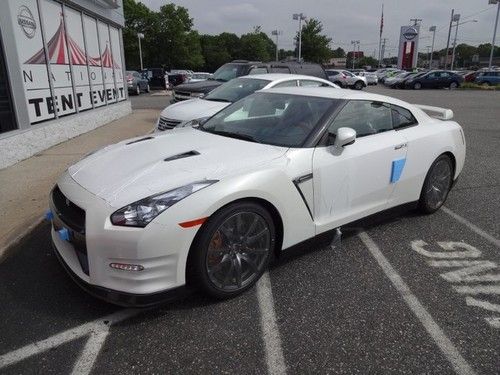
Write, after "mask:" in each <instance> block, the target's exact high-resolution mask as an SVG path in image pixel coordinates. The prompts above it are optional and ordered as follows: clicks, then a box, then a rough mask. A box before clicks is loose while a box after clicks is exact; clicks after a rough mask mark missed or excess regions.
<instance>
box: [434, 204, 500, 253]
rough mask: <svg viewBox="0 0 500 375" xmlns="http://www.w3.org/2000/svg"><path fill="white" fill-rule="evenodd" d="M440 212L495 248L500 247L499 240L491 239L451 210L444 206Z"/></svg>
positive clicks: (490, 236) (491, 237)
mask: <svg viewBox="0 0 500 375" xmlns="http://www.w3.org/2000/svg"><path fill="white" fill-rule="evenodd" d="M441 210H443V212H445V213H447V214H448V215H450V216H451V217H452V218H454V219H455V220H456V221H458V222H459V223H462V224H463V225H465V226H467V227H468V228H469V229H470V230H472V231H473V232H475V233H477V234H479V235H480V236H481V237H483V238H484V239H485V240H487V241H488V242H490V243H492V244H493V245H495V246H496V247H500V240H499V239H498V238H495V237H493V236H492V235H491V234H489V233H487V232H485V231H484V230H482V229H481V228H479V227H478V226H477V225H474V224H472V223H471V222H470V221H469V220H467V219H465V218H463V217H462V216H460V215H458V214H456V213H455V212H453V211H452V210H450V209H449V208H447V207H445V206H442V207H441Z"/></svg>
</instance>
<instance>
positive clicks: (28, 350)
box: [0, 309, 144, 374]
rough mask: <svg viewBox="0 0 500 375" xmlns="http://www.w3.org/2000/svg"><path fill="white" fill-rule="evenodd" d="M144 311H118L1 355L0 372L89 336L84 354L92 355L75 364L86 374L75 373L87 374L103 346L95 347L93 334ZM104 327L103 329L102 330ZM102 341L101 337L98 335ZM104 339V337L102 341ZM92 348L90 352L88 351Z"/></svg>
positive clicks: (80, 359) (81, 357) (102, 341)
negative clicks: (84, 370) (85, 369)
mask: <svg viewBox="0 0 500 375" xmlns="http://www.w3.org/2000/svg"><path fill="white" fill-rule="evenodd" d="M142 311H144V310H133V309H127V310H120V311H118V312H116V313H113V314H110V315H107V316H105V317H102V318H99V319H96V320H94V321H92V322H88V323H84V324H82V325H80V326H78V327H75V328H71V329H68V330H66V331H63V332H60V333H58V334H55V335H53V336H51V337H49V338H46V339H45V340H40V341H37V342H35V343H33V344H29V345H26V346H23V347H22V348H19V349H16V350H14V351H11V352H9V353H6V354H3V355H1V356H0V370H1V369H2V368H4V367H7V366H10V365H13V364H15V363H18V362H21V361H22V360H25V359H27V358H29V357H32V356H34V355H37V354H40V353H43V352H46V351H48V350H50V349H53V348H56V347H58V346H60V345H62V344H65V343H67V342H70V341H73V340H76V339H78V338H81V337H85V336H87V335H89V334H91V337H90V339H89V341H91V343H90V344H89V343H87V345H85V349H84V353H83V354H85V353H88V354H92V353H93V356H92V355H87V354H86V355H85V356H84V355H83V354H82V355H81V356H80V358H79V359H78V361H77V363H76V364H75V368H80V369H82V368H88V371H87V372H77V373H79V374H88V373H89V372H90V370H91V369H92V365H93V364H94V361H95V359H96V358H97V354H99V351H100V350H101V348H102V345H103V344H104V340H101V341H100V345H96V341H97V340H96V339H95V337H94V336H93V335H94V333H99V332H101V333H102V332H104V331H106V330H108V329H109V327H110V326H111V325H113V324H115V323H118V322H121V321H122V320H125V319H128V318H131V317H132V316H134V315H137V314H138V313H139V312H142ZM104 327H105V328H104ZM98 336H99V337H100V338H101V339H102V335H98ZM105 338H106V337H105V336H104V339H105ZM91 348H92V351H91V350H90V349H91Z"/></svg>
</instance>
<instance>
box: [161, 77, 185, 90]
mask: <svg viewBox="0 0 500 375" xmlns="http://www.w3.org/2000/svg"><path fill="white" fill-rule="evenodd" d="M165 82H166V85H167V89H169V90H171V89H173V88H174V87H175V86H179V85H182V84H183V83H184V82H186V75H185V74H181V73H178V74H175V73H165Z"/></svg>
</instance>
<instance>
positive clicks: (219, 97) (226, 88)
mask: <svg viewBox="0 0 500 375" xmlns="http://www.w3.org/2000/svg"><path fill="white" fill-rule="evenodd" d="M269 82H270V81H268V80H265V79H257V78H236V79H233V80H231V81H229V82H226V83H224V84H223V85H220V86H219V87H217V88H216V89H215V90H212V91H211V92H210V94H208V95H207V96H205V98H204V99H205V100H213V101H218V102H230V103H234V102H237V101H238V100H240V99H242V98H244V97H245V96H248V95H250V94H253V93H254V92H255V91H257V90H260V89H262V88H264V87H265V86H267V85H268V84H269Z"/></svg>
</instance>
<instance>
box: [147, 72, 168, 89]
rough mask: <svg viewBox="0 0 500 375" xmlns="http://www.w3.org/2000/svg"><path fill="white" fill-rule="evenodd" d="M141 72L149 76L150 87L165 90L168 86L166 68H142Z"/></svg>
mask: <svg viewBox="0 0 500 375" xmlns="http://www.w3.org/2000/svg"><path fill="white" fill-rule="evenodd" d="M141 73H142V74H143V75H144V76H145V77H147V79H148V81H149V87H150V88H152V89H160V90H165V89H166V88H167V86H166V82H165V70H164V69H163V68H146V69H144V70H142V71H141Z"/></svg>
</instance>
